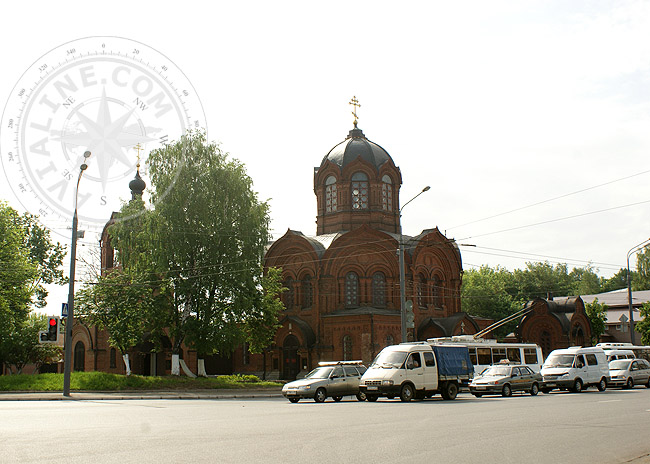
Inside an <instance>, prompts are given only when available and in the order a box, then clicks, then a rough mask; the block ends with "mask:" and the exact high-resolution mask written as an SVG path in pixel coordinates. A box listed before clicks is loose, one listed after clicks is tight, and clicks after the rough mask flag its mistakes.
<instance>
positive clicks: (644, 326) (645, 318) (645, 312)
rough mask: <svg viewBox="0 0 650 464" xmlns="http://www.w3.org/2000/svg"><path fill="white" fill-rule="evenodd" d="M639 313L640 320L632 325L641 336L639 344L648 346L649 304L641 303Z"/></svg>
mask: <svg viewBox="0 0 650 464" xmlns="http://www.w3.org/2000/svg"><path fill="white" fill-rule="evenodd" d="M639 313H640V314H641V318H642V320H641V321H639V322H637V323H635V324H634V325H635V328H636V330H637V331H638V332H639V333H640V334H641V343H643V344H644V345H650V302H648V303H643V305H642V306H641V308H640V310H639Z"/></svg>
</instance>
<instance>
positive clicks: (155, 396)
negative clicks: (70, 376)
mask: <svg viewBox="0 0 650 464" xmlns="http://www.w3.org/2000/svg"><path fill="white" fill-rule="evenodd" d="M281 396H282V393H281V391H280V390H206V391H199V390H193V391H120V392H113V391H110V392H109V391H72V392H71V393H70V396H69V397H66V396H63V392H59V391H57V392H0V401H91V400H92V401H105V400H206V399H210V400H219V399H252V398H279V397H281Z"/></svg>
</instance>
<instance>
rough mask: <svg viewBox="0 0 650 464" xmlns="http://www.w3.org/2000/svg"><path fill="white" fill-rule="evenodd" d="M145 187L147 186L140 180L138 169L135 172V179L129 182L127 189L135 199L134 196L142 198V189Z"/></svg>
mask: <svg viewBox="0 0 650 464" xmlns="http://www.w3.org/2000/svg"><path fill="white" fill-rule="evenodd" d="M146 187H147V184H146V183H145V182H144V181H143V180H142V177H140V170H139V169H138V170H137V171H136V172H135V178H134V179H133V180H132V181H131V182H129V188H130V189H131V197H132V198H134V199H135V198H136V195H137V196H138V197H139V198H142V192H144V189H145V188H146Z"/></svg>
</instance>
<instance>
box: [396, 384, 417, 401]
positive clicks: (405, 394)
mask: <svg viewBox="0 0 650 464" xmlns="http://www.w3.org/2000/svg"><path fill="white" fill-rule="evenodd" d="M414 394H415V392H414V391H413V385H411V384H410V383H407V384H405V385H403V386H402V391H401V392H400V394H399V399H400V400H402V401H404V402H408V401H411V400H412V399H413V396H414Z"/></svg>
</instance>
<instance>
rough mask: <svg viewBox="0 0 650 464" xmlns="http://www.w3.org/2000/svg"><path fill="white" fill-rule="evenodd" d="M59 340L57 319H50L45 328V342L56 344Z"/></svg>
mask: <svg viewBox="0 0 650 464" xmlns="http://www.w3.org/2000/svg"><path fill="white" fill-rule="evenodd" d="M58 340H59V318H58V317H50V318H49V321H48V327H47V341H48V342H56V341H58Z"/></svg>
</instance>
